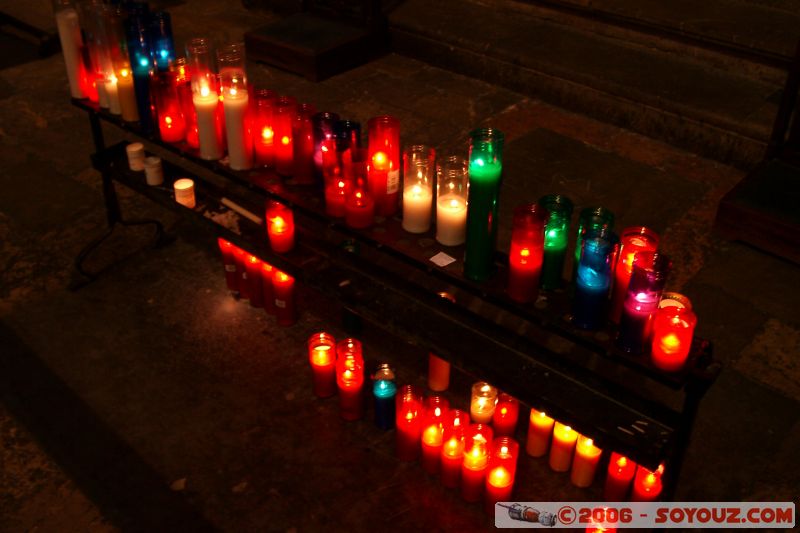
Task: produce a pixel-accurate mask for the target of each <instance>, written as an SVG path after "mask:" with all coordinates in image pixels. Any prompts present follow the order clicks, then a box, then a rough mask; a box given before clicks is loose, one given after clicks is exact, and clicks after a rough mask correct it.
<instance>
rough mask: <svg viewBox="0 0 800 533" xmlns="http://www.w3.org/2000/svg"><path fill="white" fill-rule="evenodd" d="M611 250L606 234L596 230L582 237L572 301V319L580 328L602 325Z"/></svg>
mask: <svg viewBox="0 0 800 533" xmlns="http://www.w3.org/2000/svg"><path fill="white" fill-rule="evenodd" d="M612 251H613V246H612V245H611V242H610V240H609V239H608V238H606V236H605V233H593V234H592V235H587V236H586V237H585V238H584V240H583V245H582V249H581V259H580V261H579V262H578V278H577V280H576V281H575V298H574V300H573V302H572V315H573V318H572V321H573V323H574V324H575V325H576V326H578V327H579V328H583V329H596V328H598V327H600V326H601V325H602V324H603V321H604V318H605V311H606V304H607V301H608V288H609V286H610V285H611V253H612Z"/></svg>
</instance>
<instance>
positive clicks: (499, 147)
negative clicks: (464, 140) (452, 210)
mask: <svg viewBox="0 0 800 533" xmlns="http://www.w3.org/2000/svg"><path fill="white" fill-rule="evenodd" d="M503 139H504V135H503V133H502V132H500V131H497V130H494V129H491V128H485V129H478V130H475V131H473V132H472V133H471V134H470V145H469V196H468V207H467V243H466V251H465V254H464V275H465V276H466V277H467V278H469V279H472V280H475V281H485V280H487V279H488V278H489V276H491V274H492V270H493V268H494V250H495V243H496V241H497V225H498V223H499V222H500V221H499V220H498V209H499V199H500V178H501V175H502V173H503Z"/></svg>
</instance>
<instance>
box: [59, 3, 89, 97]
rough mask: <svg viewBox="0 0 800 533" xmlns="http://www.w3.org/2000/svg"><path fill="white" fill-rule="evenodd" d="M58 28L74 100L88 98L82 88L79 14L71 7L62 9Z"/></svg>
mask: <svg viewBox="0 0 800 533" xmlns="http://www.w3.org/2000/svg"><path fill="white" fill-rule="evenodd" d="M56 26H57V27H58V38H59V40H60V41H61V51H62V52H64V63H65V65H66V67H67V79H69V92H70V94H71V95H72V97H73V98H86V95H85V94H83V89H82V88H81V47H82V46H83V38H82V37H81V27H80V23H79V22H78V13H77V11H75V10H74V9H72V8H71V7H68V8H65V9H61V10H60V11H58V12H57V13H56Z"/></svg>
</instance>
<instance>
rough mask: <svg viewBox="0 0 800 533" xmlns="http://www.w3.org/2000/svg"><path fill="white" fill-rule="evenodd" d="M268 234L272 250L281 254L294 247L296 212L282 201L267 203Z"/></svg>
mask: <svg viewBox="0 0 800 533" xmlns="http://www.w3.org/2000/svg"><path fill="white" fill-rule="evenodd" d="M267 236H268V237H269V245H270V248H272V251H274V252H278V253H279V254H283V253H286V252H288V251H290V250H291V249H292V248H294V213H293V212H292V210H291V208H289V207H287V206H285V205H283V204H282V203H280V202H275V201H269V202H268V203H267Z"/></svg>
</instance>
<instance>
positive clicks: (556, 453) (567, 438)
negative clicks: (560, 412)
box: [550, 422, 578, 472]
mask: <svg viewBox="0 0 800 533" xmlns="http://www.w3.org/2000/svg"><path fill="white" fill-rule="evenodd" d="M577 440H578V432H577V431H575V430H574V429H572V428H571V427H569V426H565V425H564V424H562V423H560V422H556V423H555V426H554V427H553V444H552V446H551V447H550V468H552V469H553V470H554V471H556V472H569V466H570V464H571V463H572V453H573V451H574V450H575V441H577Z"/></svg>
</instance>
